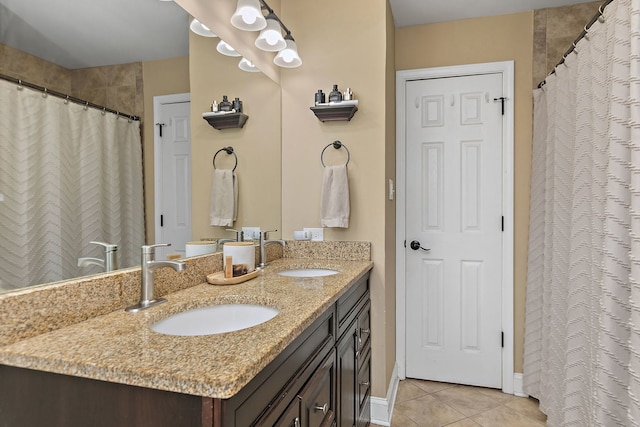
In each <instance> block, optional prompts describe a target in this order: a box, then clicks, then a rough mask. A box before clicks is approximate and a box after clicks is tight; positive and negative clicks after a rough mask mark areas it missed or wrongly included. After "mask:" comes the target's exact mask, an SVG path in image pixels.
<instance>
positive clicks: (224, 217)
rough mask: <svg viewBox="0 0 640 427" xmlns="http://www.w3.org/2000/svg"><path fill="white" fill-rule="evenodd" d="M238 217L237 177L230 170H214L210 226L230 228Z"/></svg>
mask: <svg viewBox="0 0 640 427" xmlns="http://www.w3.org/2000/svg"><path fill="white" fill-rule="evenodd" d="M237 217H238V177H237V176H236V174H235V173H233V171H232V170H230V169H214V171H213V182H212V184H211V208H210V210H209V218H210V219H211V225H221V226H232V225H233V222H234V221H235V220H236V219H237Z"/></svg>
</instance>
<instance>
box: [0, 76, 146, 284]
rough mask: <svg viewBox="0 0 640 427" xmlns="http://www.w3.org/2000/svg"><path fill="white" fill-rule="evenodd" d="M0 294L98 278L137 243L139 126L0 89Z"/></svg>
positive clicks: (126, 259)
mask: <svg viewBox="0 0 640 427" xmlns="http://www.w3.org/2000/svg"><path fill="white" fill-rule="evenodd" d="M0 153H1V155H0V236H2V237H1V240H0V291H2V290H8V289H16V288H22V287H25V286H30V285H35V284H39V283H47V282H52V281H57V280H64V279H68V278H71V277H76V276H80V275H86V274H91V273H98V272H100V269H99V268H97V267H95V266H91V267H78V266H77V264H78V258H80V257H94V258H103V253H102V252H101V249H100V248H99V247H98V246H96V245H92V244H90V241H103V242H108V243H113V244H117V245H118V253H119V265H120V267H128V266H133V265H136V264H138V263H139V260H138V255H139V248H140V245H142V244H144V216H143V187H142V149H141V144H140V123H139V122H138V121H129V120H127V119H124V118H118V117H117V116H116V115H114V114H112V113H103V112H102V111H100V110H96V109H93V108H85V107H84V106H82V105H78V104H74V103H72V102H65V100H63V99H60V98H56V97H53V96H48V95H46V94H43V93H41V92H38V91H35V90H31V89H28V88H26V87H25V88H20V87H19V86H16V85H15V84H13V83H10V82H5V81H0Z"/></svg>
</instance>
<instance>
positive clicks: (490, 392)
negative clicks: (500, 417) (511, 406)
mask: <svg viewBox="0 0 640 427" xmlns="http://www.w3.org/2000/svg"><path fill="white" fill-rule="evenodd" d="M476 388H477V389H478V391H479V392H480V393H482V394H486V395H487V396H491V397H492V398H493V399H495V400H496V401H498V402H500V404H501V405H505V404H507V403H509V402H511V401H513V400H518V399H521V397H518V396H514V395H513V394H507V393H503V392H502V390H500V389H497V388H486V387H476Z"/></svg>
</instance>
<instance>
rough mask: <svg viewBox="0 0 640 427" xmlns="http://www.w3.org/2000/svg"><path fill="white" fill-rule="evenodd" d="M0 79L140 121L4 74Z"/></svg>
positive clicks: (131, 116)
mask: <svg viewBox="0 0 640 427" xmlns="http://www.w3.org/2000/svg"><path fill="white" fill-rule="evenodd" d="M0 79H2V80H7V81H9V82H12V83H15V84H17V85H18V86H25V87H28V88H30V89H35V90H38V91H40V92H42V93H45V94H47V95H52V96H55V97H57V98H62V99H64V100H65V101H71V102H74V103H76V104H81V105H84V106H85V107H91V108H95V109H98V110H102V111H108V112H110V113H113V114H116V115H118V116H120V117H125V118H127V119H129V120H136V121H140V117H138V116H134V115H130V114H124V113H121V112H119V111H116V110H113V109H111V108H107V107H104V106H102V105H98V104H94V103H93V102H89V101H86V100H84V99H80V98H76V97H75V96H71V95H67V94H66V93H62V92H58V91H55V90H50V89H47V88H46V87H43V86H38V85H36V84H33V83H29V82H25V81H24V80H22V79H16V78H15V77H11V76H7V75H5V74H0Z"/></svg>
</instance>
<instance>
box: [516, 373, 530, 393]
mask: <svg viewBox="0 0 640 427" xmlns="http://www.w3.org/2000/svg"><path fill="white" fill-rule="evenodd" d="M513 394H514V395H516V396H519V397H529V395H528V394H526V393H525V392H524V389H523V386H522V374H518V373H514V374H513Z"/></svg>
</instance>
